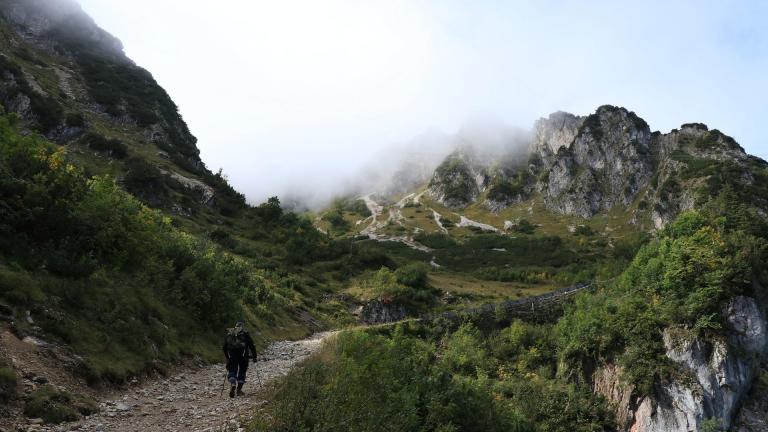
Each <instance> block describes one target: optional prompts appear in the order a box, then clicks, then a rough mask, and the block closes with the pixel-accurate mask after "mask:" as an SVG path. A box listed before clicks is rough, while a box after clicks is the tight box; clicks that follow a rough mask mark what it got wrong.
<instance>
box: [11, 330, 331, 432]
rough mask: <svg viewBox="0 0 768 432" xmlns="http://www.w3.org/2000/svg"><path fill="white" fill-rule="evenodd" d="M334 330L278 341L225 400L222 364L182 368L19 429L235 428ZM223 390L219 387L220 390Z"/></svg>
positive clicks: (155, 430)
mask: <svg viewBox="0 0 768 432" xmlns="http://www.w3.org/2000/svg"><path fill="white" fill-rule="evenodd" d="M334 334H336V332H324V333H317V334H315V335H313V336H311V337H309V338H307V339H303V340H299V341H280V342H274V343H272V344H271V345H269V346H268V347H267V348H266V349H265V350H264V351H263V352H262V353H260V356H259V359H258V361H257V362H256V363H255V364H254V363H251V364H250V365H249V368H248V382H247V383H246V386H245V388H244V389H243V390H244V391H245V392H246V395H245V396H243V397H237V398H234V399H230V398H229V396H228V395H227V392H228V390H229V387H227V386H223V384H224V377H225V368H224V364H215V365H205V366H199V367H193V368H188V369H186V370H183V371H180V372H178V373H176V374H175V375H173V376H170V377H167V378H163V379H159V380H151V381H149V382H147V383H144V384H139V383H135V384H134V385H133V387H129V388H128V389H126V390H124V391H122V392H119V393H116V394H113V395H112V396H111V397H109V398H108V399H106V400H103V401H101V402H100V404H99V405H100V408H101V412H99V413H98V414H94V415H92V416H90V417H88V418H86V419H84V420H81V421H79V422H74V423H68V424H62V425H55V426H54V425H50V426H48V425H40V424H37V423H38V422H36V421H34V420H31V421H30V420H27V421H26V422H25V423H23V424H20V425H17V427H16V430H20V431H30V430H34V431H94V432H96V431H120V432H122V431H125V432H128V431H142V432H160V431H184V432H187V431H188V432H193V431H225V430H226V431H238V430H242V428H241V426H242V425H243V424H244V423H245V422H247V421H248V419H249V418H250V417H251V416H252V415H253V414H254V413H255V412H256V409H257V407H259V406H261V405H263V404H265V403H266V400H264V396H263V395H262V394H260V393H263V392H261V390H263V389H264V388H265V386H266V385H267V384H268V383H270V382H272V381H273V380H275V379H276V378H279V377H281V376H284V375H286V374H287V373H288V372H289V371H290V370H291V369H292V368H293V367H294V366H296V365H297V364H299V363H300V362H302V361H303V360H305V359H306V358H308V357H309V356H310V355H312V354H313V353H315V352H317V351H318V350H319V349H320V347H321V345H322V343H323V341H325V340H326V339H327V338H328V337H330V336H332V335H334ZM222 389H223V391H222Z"/></svg>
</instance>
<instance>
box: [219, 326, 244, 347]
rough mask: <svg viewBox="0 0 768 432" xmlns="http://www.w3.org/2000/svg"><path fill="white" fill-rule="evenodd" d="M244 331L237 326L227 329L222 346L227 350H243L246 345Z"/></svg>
mask: <svg viewBox="0 0 768 432" xmlns="http://www.w3.org/2000/svg"><path fill="white" fill-rule="evenodd" d="M244 336H245V332H244V331H242V330H238V329H237V328H231V329H227V337H226V338H225V339H224V346H225V347H227V351H243V350H245V348H246V347H247V344H246V343H245V337H244Z"/></svg>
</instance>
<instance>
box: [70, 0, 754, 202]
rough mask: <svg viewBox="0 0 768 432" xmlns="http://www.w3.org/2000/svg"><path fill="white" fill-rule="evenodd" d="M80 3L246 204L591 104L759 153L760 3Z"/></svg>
mask: <svg viewBox="0 0 768 432" xmlns="http://www.w3.org/2000/svg"><path fill="white" fill-rule="evenodd" d="M79 1H80V3H81V5H82V6H83V8H84V9H85V10H86V12H88V13H89V14H90V15H91V16H92V17H93V18H94V19H95V20H96V22H97V23H98V24H99V25H100V26H102V27H103V28H104V29H106V30H107V31H109V32H110V33H112V34H114V35H115V36H117V37H118V38H119V39H120V40H122V42H123V44H124V45H125V50H126V53H127V54H128V56H130V57H131V58H132V59H134V60H135V61H136V62H137V63H138V64H139V65H141V66H143V67H145V68H146V69H148V70H149V71H150V72H152V74H153V75H154V76H155V78H156V79H157V81H158V82H159V83H160V84H161V85H162V86H163V87H164V88H165V89H166V90H167V91H168V92H169V93H170V95H171V97H172V98H173V99H174V101H175V102H176V103H177V105H178V106H179V108H180V111H181V113H182V115H183V116H184V119H185V120H186V121H187V123H188V124H189V127H190V129H191V130H192V133H193V134H195V135H196V136H197V137H198V139H199V147H200V150H201V157H202V159H203V161H204V162H205V163H206V165H208V167H209V168H210V169H212V170H214V171H216V170H218V169H219V168H223V169H224V172H225V173H226V174H227V175H228V176H229V179H230V181H231V183H232V184H233V185H234V186H235V187H236V188H237V189H238V190H240V191H242V192H244V193H246V195H247V197H248V198H249V200H250V201H251V202H254V203H257V202H260V201H262V200H263V199H265V198H266V197H268V196H271V195H275V194H283V193H286V192H287V191H289V190H291V189H296V188H298V189H301V191H302V192H304V193H315V192H316V193H317V194H320V195H324V194H328V193H329V191H330V190H333V189H335V188H337V187H338V185H340V184H341V183H342V182H344V181H346V180H348V178H349V176H351V175H353V174H355V173H357V172H358V171H359V170H360V168H361V167H362V166H364V165H365V164H366V163H370V161H371V159H372V158H374V159H375V158H376V157H377V156H376V155H377V154H380V153H381V151H382V149H386V148H388V147H389V146H391V145H393V144H396V143H403V142H411V143H412V144H409V147H408V148H409V149H410V150H411V151H413V152H418V151H419V150H420V148H419V147H420V145H419V144H418V140H417V141H412V139H413V137H415V136H419V135H421V134H423V133H424V132H425V131H441V132H444V133H448V134H451V133H455V132H456V131H457V130H458V129H460V128H462V126H463V125H466V124H468V123H472V122H476V121H478V120H480V121H488V120H490V121H492V122H500V123H504V124H506V125H509V126H519V127H525V128H528V127H530V126H531V125H532V123H533V121H534V120H535V119H536V118H539V117H542V116H546V115H547V114H549V113H550V112H553V111H556V110H564V111H569V112H573V113H575V114H581V115H585V114H588V113H590V112H593V111H594V110H595V109H596V108H597V107H598V106H599V105H602V104H612V105H620V106H625V107H627V108H628V109H630V110H633V111H635V112H637V114H638V115H640V116H641V117H643V118H644V119H645V120H646V121H648V123H649V124H650V125H651V128H652V129H654V130H661V131H662V132H667V131H669V130H670V129H672V128H674V127H678V126H679V125H680V124H682V123H686V122H694V121H695V122H703V123H706V124H707V125H709V126H710V128H718V129H720V130H721V131H723V132H725V133H726V134H729V135H731V136H733V137H734V138H736V140H737V141H739V143H741V145H742V146H744V147H745V148H746V149H747V151H748V152H750V153H753V154H756V155H758V156H760V157H762V158H764V159H768V142H767V140H766V138H767V137H768V124H767V120H768V25H766V19H768V2H763V1H738V0H734V1H631V2H630V1H626V2H623V1H615V0H614V1H556V0H549V1H548V0H539V1H505V2H501V1H500V2H493V1H469V0H467V1H437V0H436V1H417V0H387V1H335V0H328V1H321V0H308V1H288V0H275V1H270V2H267V1H258V0H219V1H215V2H214V1H210V0H209V1H198V0H130V1H126V0H79ZM413 143H415V144H413Z"/></svg>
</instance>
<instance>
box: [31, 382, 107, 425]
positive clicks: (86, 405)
mask: <svg viewBox="0 0 768 432" xmlns="http://www.w3.org/2000/svg"><path fill="white" fill-rule="evenodd" d="M97 411H98V406H97V405H96V403H95V402H93V401H91V400H89V399H86V398H85V397H83V396H74V395H71V394H69V393H67V392H65V391H63V390H58V389H56V388H55V387H53V386H51V385H45V386H42V387H40V388H38V389H36V390H34V391H33V392H32V393H30V394H29V395H27V396H26V397H25V402H24V415H26V416H27V417H29V418H40V419H43V421H44V422H46V423H62V422H65V421H75V420H79V419H80V418H81V417H82V416H87V415H90V414H93V413H95V412H97Z"/></svg>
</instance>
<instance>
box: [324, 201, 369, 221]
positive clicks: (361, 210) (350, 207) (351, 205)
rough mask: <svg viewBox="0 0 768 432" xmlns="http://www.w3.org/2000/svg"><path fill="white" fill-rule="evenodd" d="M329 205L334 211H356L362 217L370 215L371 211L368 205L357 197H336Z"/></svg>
mask: <svg viewBox="0 0 768 432" xmlns="http://www.w3.org/2000/svg"><path fill="white" fill-rule="evenodd" d="M331 207H332V208H333V209H335V210H336V211H338V212H339V213H340V212H350V213H356V214H358V215H360V216H363V217H368V216H370V215H371V211H370V210H369V209H368V206H367V205H365V201H364V200H362V199H359V198H337V199H335V200H334V201H333V203H332V204H331Z"/></svg>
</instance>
